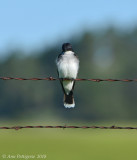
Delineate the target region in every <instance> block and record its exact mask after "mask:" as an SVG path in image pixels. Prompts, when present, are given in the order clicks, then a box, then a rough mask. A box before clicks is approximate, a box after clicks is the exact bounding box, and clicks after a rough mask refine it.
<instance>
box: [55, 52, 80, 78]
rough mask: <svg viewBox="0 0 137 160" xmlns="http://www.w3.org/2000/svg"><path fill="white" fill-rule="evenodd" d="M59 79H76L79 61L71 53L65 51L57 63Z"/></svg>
mask: <svg viewBox="0 0 137 160" xmlns="http://www.w3.org/2000/svg"><path fill="white" fill-rule="evenodd" d="M57 66H58V72H59V77H60V78H74V79H75V78H76V77H77V73H78V69H79V60H78V59H77V58H76V56H74V53H73V52H72V51H67V52H66V53H65V54H64V55H63V56H62V58H61V59H60V60H59V61H58V62H57Z"/></svg>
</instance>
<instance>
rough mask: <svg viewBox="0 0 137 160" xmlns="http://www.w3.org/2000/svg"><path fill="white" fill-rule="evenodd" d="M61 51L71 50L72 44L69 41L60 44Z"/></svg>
mask: <svg viewBox="0 0 137 160" xmlns="http://www.w3.org/2000/svg"><path fill="white" fill-rule="evenodd" d="M62 51H63V52H66V51H73V49H72V45H71V44H70V43H64V44H63V45H62Z"/></svg>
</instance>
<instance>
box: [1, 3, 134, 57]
mask: <svg viewBox="0 0 137 160" xmlns="http://www.w3.org/2000/svg"><path fill="white" fill-rule="evenodd" d="M110 24H114V25H116V26H118V27H121V28H123V29H128V28H129V29H130V28H132V27H134V26H135V25H137V1H136V0H96V1H92V0H54V1H53V0H0V55H2V54H3V53H4V51H6V50H8V49H11V48H14V47H15V48H18V47H22V48H24V49H25V50H26V51H30V50H33V49H35V48H38V47H40V46H42V45H44V44H45V45H46V44H47V46H48V45H49V44H52V43H56V42H58V41H63V40H66V41H67V39H69V37H71V36H73V35H75V34H76V33H77V34H78V33H79V32H80V31H83V30H84V29H85V28H91V29H94V28H102V27H105V26H108V25H110Z"/></svg>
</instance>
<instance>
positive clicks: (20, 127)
mask: <svg viewBox="0 0 137 160" xmlns="http://www.w3.org/2000/svg"><path fill="white" fill-rule="evenodd" d="M23 128H27V129H28V128H62V129H65V128H72V129H76V128H77V129H78V128H81V129H130V130H131V129H134V130H136V129H137V127H118V126H110V127H106V126H66V125H64V126H13V127H0V129H15V130H19V129H23Z"/></svg>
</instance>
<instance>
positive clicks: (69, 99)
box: [64, 91, 75, 108]
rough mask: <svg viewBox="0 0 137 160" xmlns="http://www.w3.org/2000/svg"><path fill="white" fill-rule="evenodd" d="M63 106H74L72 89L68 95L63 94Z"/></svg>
mask: <svg viewBox="0 0 137 160" xmlns="http://www.w3.org/2000/svg"><path fill="white" fill-rule="evenodd" d="M64 106H65V108H74V107H75V102H74V98H73V92H72V91H71V92H70V93H69V95H66V94H64Z"/></svg>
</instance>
